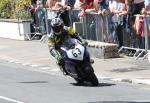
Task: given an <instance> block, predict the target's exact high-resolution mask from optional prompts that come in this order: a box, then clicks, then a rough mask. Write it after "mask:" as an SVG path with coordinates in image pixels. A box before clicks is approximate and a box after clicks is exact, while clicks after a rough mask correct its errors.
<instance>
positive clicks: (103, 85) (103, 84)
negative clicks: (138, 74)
mask: <svg viewBox="0 0 150 103" xmlns="http://www.w3.org/2000/svg"><path fill="white" fill-rule="evenodd" d="M70 84H72V85H74V86H85V87H107V86H114V85H116V84H113V83H99V85H98V86H92V85H91V84H89V83H70Z"/></svg>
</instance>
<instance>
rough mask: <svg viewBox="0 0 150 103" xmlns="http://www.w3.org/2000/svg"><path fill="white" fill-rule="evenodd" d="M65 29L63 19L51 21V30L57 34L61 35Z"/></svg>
mask: <svg viewBox="0 0 150 103" xmlns="http://www.w3.org/2000/svg"><path fill="white" fill-rule="evenodd" d="M63 27H64V23H63V20H62V19H61V18H53V19H52V20H51V28H52V30H53V31H54V33H55V34H60V33H61V31H62V29H63Z"/></svg>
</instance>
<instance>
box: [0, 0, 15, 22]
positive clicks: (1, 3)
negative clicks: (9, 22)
mask: <svg viewBox="0 0 150 103" xmlns="http://www.w3.org/2000/svg"><path fill="white" fill-rule="evenodd" d="M13 12H14V2H12V1H11V0H0V18H5V19H6V18H11V17H12V15H13Z"/></svg>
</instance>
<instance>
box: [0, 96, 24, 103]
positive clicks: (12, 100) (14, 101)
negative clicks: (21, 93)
mask: <svg viewBox="0 0 150 103" xmlns="http://www.w3.org/2000/svg"><path fill="white" fill-rule="evenodd" d="M0 99H3V100H7V101H10V102H13V103H24V102H21V101H17V100H14V99H11V98H7V97H3V96H0Z"/></svg>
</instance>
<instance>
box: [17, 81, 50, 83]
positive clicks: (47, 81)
mask: <svg viewBox="0 0 150 103" xmlns="http://www.w3.org/2000/svg"><path fill="white" fill-rule="evenodd" d="M18 83H48V81H25V82H18Z"/></svg>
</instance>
